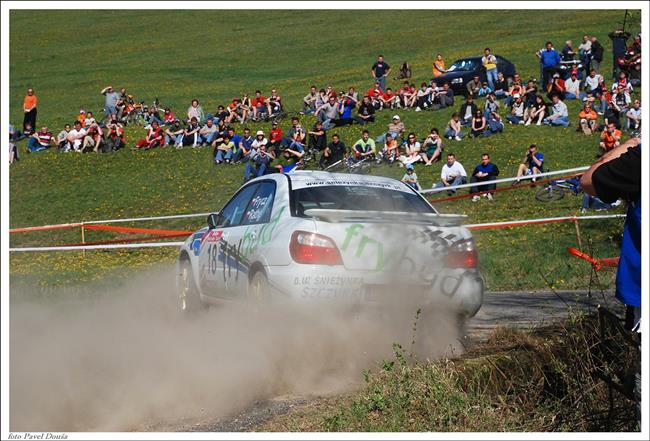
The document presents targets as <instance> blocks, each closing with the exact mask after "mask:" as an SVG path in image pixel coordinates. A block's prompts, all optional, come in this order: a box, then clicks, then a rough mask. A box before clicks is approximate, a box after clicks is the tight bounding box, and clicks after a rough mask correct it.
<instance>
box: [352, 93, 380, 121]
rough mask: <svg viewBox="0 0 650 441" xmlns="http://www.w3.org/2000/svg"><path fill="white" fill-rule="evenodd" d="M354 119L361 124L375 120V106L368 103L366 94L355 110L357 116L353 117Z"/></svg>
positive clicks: (368, 98) (368, 99)
mask: <svg viewBox="0 0 650 441" xmlns="http://www.w3.org/2000/svg"><path fill="white" fill-rule="evenodd" d="M354 120H355V121H356V122H358V123H359V124H361V125H365V124H368V123H371V122H375V108H374V107H373V106H372V104H371V103H370V97H369V96H367V95H366V96H364V97H363V101H362V102H361V105H360V106H359V109H358V110H357V116H355V117H354Z"/></svg>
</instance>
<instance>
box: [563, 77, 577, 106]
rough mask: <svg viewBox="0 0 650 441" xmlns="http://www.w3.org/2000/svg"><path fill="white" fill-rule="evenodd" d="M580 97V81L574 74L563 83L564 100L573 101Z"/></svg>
mask: <svg viewBox="0 0 650 441" xmlns="http://www.w3.org/2000/svg"><path fill="white" fill-rule="evenodd" d="M579 96H580V80H579V79H578V75H576V74H575V73H572V74H571V78H569V79H568V80H566V81H565V82H564V99H567V100H575V99H578V97H579Z"/></svg>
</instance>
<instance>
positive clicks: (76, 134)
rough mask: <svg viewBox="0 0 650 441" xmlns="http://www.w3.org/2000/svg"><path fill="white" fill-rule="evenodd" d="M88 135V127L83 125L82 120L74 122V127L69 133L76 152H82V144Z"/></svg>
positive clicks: (69, 139)
mask: <svg viewBox="0 0 650 441" xmlns="http://www.w3.org/2000/svg"><path fill="white" fill-rule="evenodd" d="M85 137H86V129H84V128H83V127H82V126H81V121H75V122H74V129H72V130H70V133H68V142H69V143H70V145H72V149H73V150H74V151H75V152H81V145H82V143H83V140H84V138H85Z"/></svg>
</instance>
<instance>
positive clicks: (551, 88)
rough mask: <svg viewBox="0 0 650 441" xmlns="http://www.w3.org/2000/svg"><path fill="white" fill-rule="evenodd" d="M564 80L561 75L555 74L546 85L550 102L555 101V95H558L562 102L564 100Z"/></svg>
mask: <svg viewBox="0 0 650 441" xmlns="http://www.w3.org/2000/svg"><path fill="white" fill-rule="evenodd" d="M564 87H565V84H564V80H563V79H562V78H560V74H559V73H554V74H553V78H552V79H551V82H550V83H548V84H547V85H546V92H547V94H546V96H547V97H548V99H549V100H552V99H553V95H557V96H559V97H560V99H561V100H563V99H564Z"/></svg>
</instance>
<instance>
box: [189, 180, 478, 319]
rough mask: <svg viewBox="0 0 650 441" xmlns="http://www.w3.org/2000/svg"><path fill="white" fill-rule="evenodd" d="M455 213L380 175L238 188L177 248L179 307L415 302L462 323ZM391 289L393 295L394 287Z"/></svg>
mask: <svg viewBox="0 0 650 441" xmlns="http://www.w3.org/2000/svg"><path fill="white" fill-rule="evenodd" d="M464 218H465V216H459V215H445V214H440V213H438V212H437V211H436V210H435V209H434V208H433V207H432V206H431V204H429V202H427V200H426V199H424V197H422V195H420V194H419V193H418V192H417V191H415V190H413V189H412V188H411V187H410V186H408V185H406V184H405V183H403V182H401V181H397V180H394V179H390V178H385V177H378V176H370V175H354V174H345V173H330V172H325V171H297V172H294V173H291V174H279V173H278V174H270V175H265V176H261V177H259V178H256V179H253V180H251V181H249V182H247V183H246V184H244V185H243V186H242V187H241V188H240V189H239V190H238V191H237V192H236V193H235V195H234V196H233V197H232V198H231V199H230V201H229V202H228V203H226V204H225V206H224V207H223V208H222V209H221V211H219V212H218V213H213V214H210V215H209V216H208V225H207V226H206V227H204V228H201V229H200V230H198V231H197V232H195V233H194V234H192V235H191V236H190V237H188V239H187V240H186V241H185V243H184V244H183V245H182V246H181V249H180V254H179V256H178V261H177V270H178V277H177V285H178V293H179V300H180V306H181V309H182V310H184V311H192V310H196V309H200V308H201V307H202V306H204V305H206V304H210V303H220V302H224V301H232V300H247V299H248V300H250V299H253V300H255V301H260V300H264V301H290V302H319V301H325V302H327V301H337V300H345V301H351V302H355V304H361V305H363V304H374V305H377V304H380V305H381V304H382V303H384V302H386V303H390V302H395V301H397V302H404V301H406V300H407V298H408V299H410V300H414V299H417V302H419V303H418V305H420V304H421V306H422V307H423V308H424V307H427V306H431V307H434V305H438V306H444V307H446V308H447V307H448V308H450V309H451V310H452V311H454V312H456V313H457V314H459V315H461V316H464V317H471V316H473V315H474V314H476V312H477V311H478V310H479V308H480V307H481V304H482V299H483V280H482V278H481V276H480V274H479V271H478V268H477V264H478V256H477V251H476V247H475V244H474V240H473V239H472V236H471V233H470V232H469V230H467V229H466V228H464V227H462V226H460V225H459V223H460V221H461V220H463V219H464ZM395 287H398V288H397V289H394V288H395Z"/></svg>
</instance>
